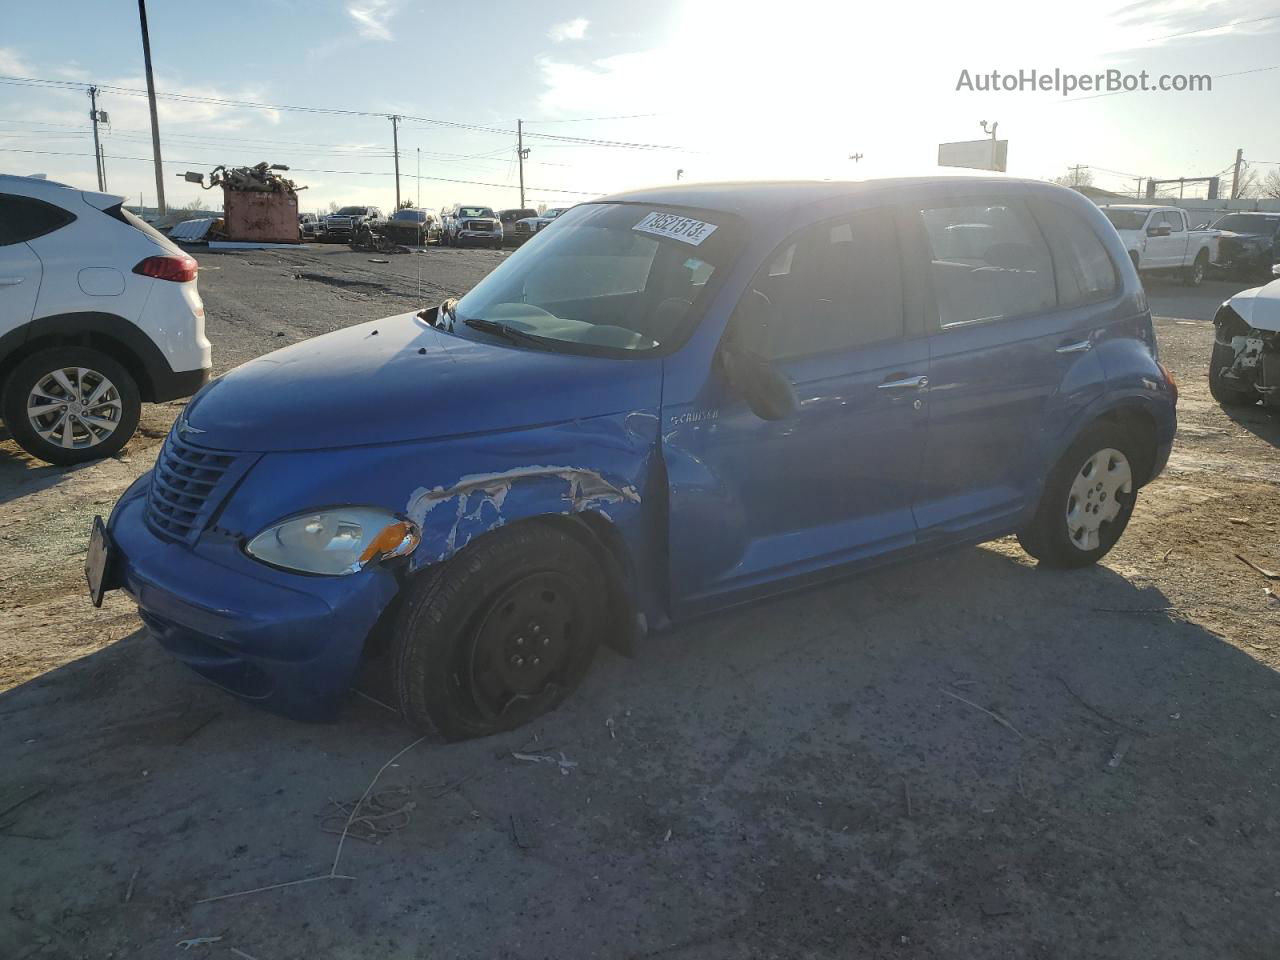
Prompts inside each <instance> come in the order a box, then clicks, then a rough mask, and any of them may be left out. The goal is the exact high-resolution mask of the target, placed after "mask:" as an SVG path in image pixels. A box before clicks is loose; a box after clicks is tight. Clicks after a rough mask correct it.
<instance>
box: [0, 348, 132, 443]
mask: <svg viewBox="0 0 1280 960" xmlns="http://www.w3.org/2000/svg"><path fill="white" fill-rule="evenodd" d="M63 400H65V401H66V402H65V403H63V402H62V401H63ZM85 401H92V402H89V403H86V402H85ZM46 407H47V408H48V409H47V410H45V409H44V408H46ZM0 412H3V415H4V421H5V424H6V425H7V426H8V427H9V432H10V433H11V434H12V435H13V439H14V440H15V441H16V442H17V443H18V445H19V446H20V447H22V449H23V450H25V451H27V453H29V454H31V455H32V456H33V457H38V458H39V459H41V460H43V461H45V462H46V463H52V464H57V465H59V466H67V465H70V464H73V463H85V462H87V461H89V460H99V459H101V458H103V457H110V456H112V455H113V454H116V453H119V452H120V450H121V449H122V448H123V447H124V445H125V444H126V443H128V442H129V438H130V437H132V436H133V432H134V431H135V430H136V429H137V428H138V418H139V417H140V416H141V414H142V400H141V397H140V395H139V393H138V385H137V383H135V382H134V379H133V377H132V376H131V375H130V373H129V371H128V370H126V369H125V368H124V367H123V366H121V365H120V364H119V363H117V362H116V361H115V360H113V359H111V357H109V356H107V355H106V354H105V353H102V352H101V351H99V350H94V349H93V348H91V347H51V348H49V349H47V350H41V351H39V352H38V353H33V354H32V355H31V356H29V357H27V359H25V360H23V361H22V362H21V363H19V364H18V366H17V367H15V368H14V370H13V371H12V372H11V373H10V374H9V376H8V378H7V380H6V382H5V387H4V396H3V398H0Z"/></svg>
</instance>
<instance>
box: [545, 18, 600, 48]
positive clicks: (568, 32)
mask: <svg viewBox="0 0 1280 960" xmlns="http://www.w3.org/2000/svg"><path fill="white" fill-rule="evenodd" d="M590 25H591V21H590V20H588V19H587V18H586V17H575V18H574V19H572V20H566V21H565V22H564V23H557V24H556V25H555V26H554V27H552V28H551V29H550V30H548V31H547V36H548V37H550V38H551V39H552V40H554V41H555V42H556V43H563V42H564V41H566V40H581V39H582V38H583V37H585V36H586V35H587V27H589V26H590Z"/></svg>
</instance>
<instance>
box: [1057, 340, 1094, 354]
mask: <svg viewBox="0 0 1280 960" xmlns="http://www.w3.org/2000/svg"><path fill="white" fill-rule="evenodd" d="M1092 349H1093V341H1092V340H1080V341H1077V342H1076V343H1064V344H1063V345H1062V346H1060V347H1058V353H1087V352H1088V351H1090V350H1092Z"/></svg>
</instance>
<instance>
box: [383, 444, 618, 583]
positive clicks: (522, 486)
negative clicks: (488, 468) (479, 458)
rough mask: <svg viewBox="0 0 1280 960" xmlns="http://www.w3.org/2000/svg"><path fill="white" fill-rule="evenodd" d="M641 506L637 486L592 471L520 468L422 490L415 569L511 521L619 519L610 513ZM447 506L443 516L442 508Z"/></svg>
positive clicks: (417, 500)
mask: <svg viewBox="0 0 1280 960" xmlns="http://www.w3.org/2000/svg"><path fill="white" fill-rule="evenodd" d="M640 503H641V497H640V493H639V491H638V489H637V487H636V484H635V483H634V482H628V481H627V480H625V479H622V478H618V479H616V480H609V479H606V478H605V477H604V476H603V475H602V474H601V473H600V471H598V470H592V469H590V468H587V467H567V466H541V465H538V466H520V467H513V468H511V469H510V470H503V471H501V472H498V473H485V474H471V475H468V476H465V477H462V478H461V479H459V480H458V481H457V482H456V483H454V484H452V485H450V486H448V487H445V486H436V487H432V488H430V489H428V488H426V487H419V488H418V489H416V490H414V491H413V493H412V494H411V495H410V496H409V501H408V503H407V504H405V508H404V514H405V516H407V517H408V518H409V519H411V520H413V521H414V522H415V523H416V524H418V526H419V527H420V528H421V530H422V544H421V545H420V546H419V548H418V549H417V551H415V553H414V555H413V561H412V565H413V567H414V568H415V569H417V568H420V567H422V566H425V565H427V564H429V563H438V562H440V561H442V560H447V559H448V558H449V557H451V556H452V555H453V554H454V553H456V552H457V551H458V550H460V549H462V548H463V547H465V546H466V545H467V544H468V543H470V542H471V541H472V540H474V539H475V538H476V537H477V536H480V535H481V534H484V533H488V532H489V531H491V530H495V529H497V528H498V527H500V526H503V525H504V524H505V523H506V522H508V519H521V518H525V517H534V516H540V515H547V514H574V513H581V512H583V511H585V510H594V511H596V512H597V513H599V514H601V515H602V516H604V517H605V518H606V519H608V520H610V521H613V520H614V517H613V516H611V515H610V513H609V512H608V509H614V512H615V513H617V512H618V511H617V509H616V506H615V505H622V506H623V508H624V510H625V509H627V508H629V507H631V506H638V505H639V504H640ZM438 507H445V508H446V509H442V510H440V511H439V513H436V512H435V511H436V508H438Z"/></svg>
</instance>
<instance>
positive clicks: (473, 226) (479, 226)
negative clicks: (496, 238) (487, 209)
mask: <svg viewBox="0 0 1280 960" xmlns="http://www.w3.org/2000/svg"><path fill="white" fill-rule="evenodd" d="M463 229H465V230H472V231H474V232H476V233H492V232H493V224H492V223H490V222H489V221H488V220H468V221H467V222H466V223H465V224H463Z"/></svg>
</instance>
